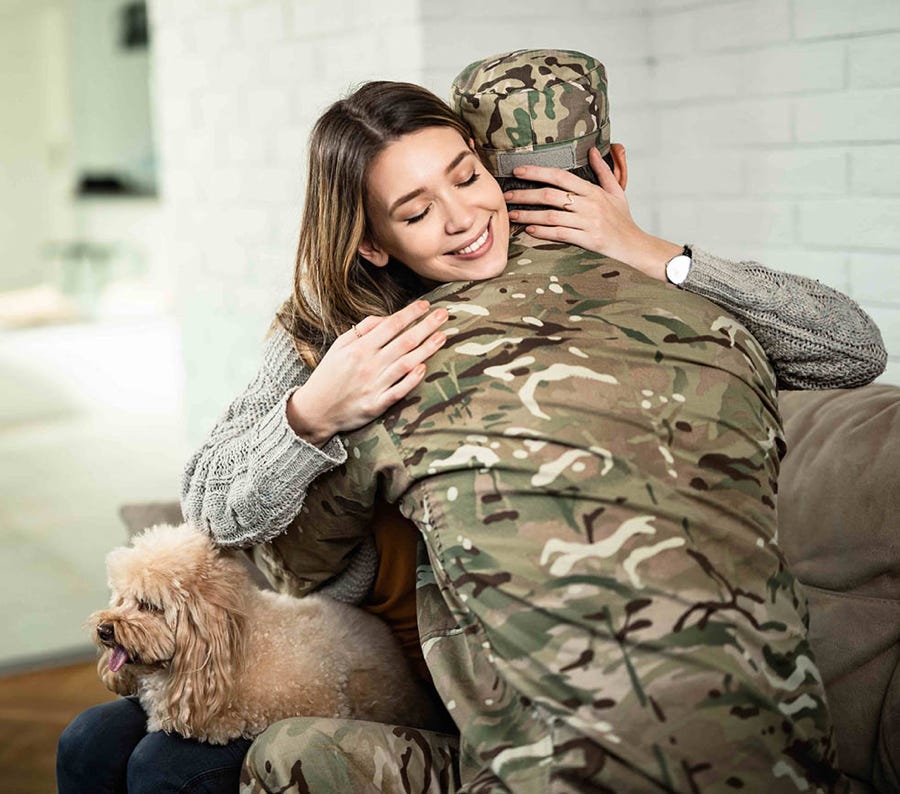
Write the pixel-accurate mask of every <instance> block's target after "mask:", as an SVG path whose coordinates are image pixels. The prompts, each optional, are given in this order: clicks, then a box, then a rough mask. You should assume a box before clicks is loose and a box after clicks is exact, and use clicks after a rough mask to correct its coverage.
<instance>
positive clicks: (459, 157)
mask: <svg viewBox="0 0 900 794" xmlns="http://www.w3.org/2000/svg"><path fill="white" fill-rule="evenodd" d="M469 154H472V151H471V149H463V151H461V152H460V153H459V154H458V155H456V157H454V158H453V160H452V161H451V162H450V165H448V166H447V168H446V170H445V171H444V173H445V174H449V173H450V172H451V171H452V170H453V169H454V168H456V166H458V165H459V164H460V163H461V162H462V161H463V159H464V158H465V157H466V155H469ZM424 192H425V188H421V187H420V188H416V189H415V190H411V191H410V192H409V193H405V194H404V195H402V196H400V198H398V199H397V200H396V201H395V202H394V203H393V204H391V207H390V209H389V210H388V214H390V215H393V213H394V210H396V209H397V207H399V206H400V205H402V204H406V202H407V201H412V200H413V199H414V198H415V197H416V196H418V195H419V194H420V193H424Z"/></svg>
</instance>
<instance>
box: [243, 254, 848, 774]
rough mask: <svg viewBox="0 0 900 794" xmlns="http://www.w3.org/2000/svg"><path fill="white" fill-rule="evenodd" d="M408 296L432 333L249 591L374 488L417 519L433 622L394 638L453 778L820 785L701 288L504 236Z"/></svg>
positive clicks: (796, 622)
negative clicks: (397, 392) (441, 708)
mask: <svg viewBox="0 0 900 794" xmlns="http://www.w3.org/2000/svg"><path fill="white" fill-rule="evenodd" d="M526 241H530V238H528V239H526ZM530 242H533V241H530ZM429 299H430V300H431V301H432V302H433V303H434V304H437V305H444V306H446V307H447V308H448V309H449V310H450V312H451V317H452V319H453V326H454V327H455V328H456V329H457V333H456V334H455V335H454V336H452V337H451V339H450V341H449V343H448V344H447V346H446V347H445V349H444V350H442V351H440V352H439V353H437V354H436V355H435V356H434V357H432V358H431V359H430V360H429V362H428V369H429V374H428V375H427V376H426V378H425V380H424V382H423V383H422V384H421V385H420V386H419V387H417V388H416V389H415V390H414V391H413V392H412V393H411V394H410V395H408V397H407V398H405V399H404V400H402V401H401V402H400V403H398V404H397V405H395V406H394V407H393V408H392V409H390V410H389V411H388V412H387V413H386V414H385V416H384V417H382V419H381V420H378V421H376V422H373V423H372V424H370V425H368V426H366V427H365V428H362V429H361V430H359V431H356V432H355V433H353V434H350V435H349V436H348V437H347V439H346V445H347V447H348V450H349V455H348V459H347V462H346V463H345V464H343V465H342V466H340V467H338V468H337V469H335V470H334V471H333V472H331V473H329V474H328V475H325V476H323V477H322V478H320V479H319V480H318V481H317V482H316V483H314V484H313V486H312V488H311V489H310V491H309V493H308V495H307V500H306V503H305V505H304V507H303V508H302V511H301V514H300V516H299V517H298V520H297V521H295V522H294V523H292V525H291V527H290V528H289V529H288V531H287V532H285V533H283V534H282V535H280V536H279V537H277V538H275V539H274V540H272V541H271V542H270V543H268V544H265V545H264V546H262V547H259V549H258V550H257V560H258V562H259V563H260V564H261V567H263V568H264V569H266V570H267V572H268V575H269V576H270V578H271V579H272V580H273V581H274V582H275V583H276V584H277V585H278V586H279V587H280V589H283V590H287V591H289V592H294V593H296V594H302V593H303V592H305V591H307V590H308V588H309V586H310V583H309V581H308V580H307V579H306V578H305V574H304V571H305V566H306V555H307V552H308V550H309V548H310V546H311V545H313V546H314V545H316V544H317V543H318V544H320V545H325V546H327V545H329V544H334V545H335V546H336V547H338V548H341V547H347V546H352V545H353V544H355V543H357V542H358V541H359V540H361V539H363V538H365V537H366V535H367V532H368V526H369V522H370V518H371V514H372V510H373V505H374V503H375V501H376V499H377V498H379V495H383V496H384V497H385V498H387V499H388V500H389V501H395V502H398V503H399V504H400V506H401V510H402V511H403V512H404V513H405V514H406V515H408V516H409V517H410V518H411V519H412V520H413V521H415V522H416V524H417V525H418V526H419V528H420V530H421V531H422V534H423V536H424V538H425V541H426V544H427V547H428V553H429V557H430V560H431V563H432V567H433V570H434V577H435V580H436V582H437V584H438V585H439V586H440V588H441V594H442V599H443V602H444V606H445V610H444V614H445V617H446V615H447V614H449V615H450V616H451V617H452V620H450V622H449V623H447V624H445V625H438V624H439V623H440V622H441V620H442V619H441V618H440V617H439V614H440V609H438V608H435V612H434V614H435V616H436V617H435V623H434V625H428V618H427V616H426V617H425V618H424V625H420V631H421V634H422V640H423V647H424V649H425V652H426V660H427V661H428V664H429V666H430V667H431V668H432V672H433V674H434V676H435V683H436V685H437V686H438V689H439V691H441V694H442V696H443V697H444V700H445V702H447V703H448V706H449V707H450V709H451V713H452V715H453V717H454V719H455V721H456V723H457V725H458V726H459V727H460V730H461V733H462V755H463V759H464V762H465V763H466V764H468V767H469V768H470V769H472V770H481V771H480V772H476V773H473V774H477V775H482V776H483V775H488V777H489V778H490V779H494V778H493V777H491V776H496V778H498V779H500V780H502V781H503V784H504V785H512V784H513V783H515V782H516V781H517V780H520V781H525V783H523V788H522V790H532V788H531V787H532V786H534V788H533V790H536V791H537V790H542V789H541V786H542V785H545V784H546V785H549V781H551V780H555V779H557V778H555V777H553V776H554V775H562V776H565V775H569V774H571V775H575V776H576V777H577V778H578V779H579V780H581V779H590V780H592V781H595V782H597V783H598V784H599V783H603V784H605V785H610V786H612V788H613V789H614V790H641V789H642V787H644V786H647V787H649V788H662V789H671V788H675V789H677V790H681V789H685V790H687V789H690V788H692V787H693V786H695V785H699V786H701V787H702V786H703V785H707V784H708V785H714V786H715V785H726V783H727V785H728V786H732V785H733V786H738V787H740V786H744V787H748V788H749V790H758V788H755V787H757V786H760V785H763V782H764V781H765V785H771V784H773V783H774V782H776V781H779V780H780V779H782V778H784V779H785V780H793V781H795V782H796V783H797V785H798V786H800V785H801V784H803V785H807V784H808V783H813V784H814V785H815V786H817V787H820V788H823V789H826V788H829V787H831V786H832V785H834V784H835V781H836V777H835V773H834V771H833V761H834V750H833V737H832V733H831V726H830V721H829V715H828V711H827V707H826V704H825V700H824V691H823V688H822V683H821V680H820V678H819V675H818V672H817V670H816V667H815V664H814V661H813V660H812V657H811V654H810V650H809V647H808V644H807V641H806V626H805V621H806V613H805V602H804V599H803V596H802V593H801V592H800V590H799V588H798V586H797V584H796V582H795V580H794V578H793V576H792V575H791V574H790V572H789V571H788V570H787V569H786V567H785V565H784V561H783V558H782V556H781V554H780V551H779V549H778V546H777V538H776V526H775V501H774V500H775V491H776V482H777V477H778V466H779V459H780V454H781V452H782V451H783V450H782V434H781V427H780V419H779V415H778V410H777V402H776V394H775V377H774V373H773V371H772V369H771V367H770V365H769V362H768V361H767V359H766V356H765V353H764V351H763V350H762V349H761V347H760V345H759V344H758V342H757V341H756V339H755V338H754V337H753V336H752V335H751V334H750V333H748V332H747V330H746V329H745V328H744V327H743V326H742V325H741V324H740V323H738V322H737V321H735V319H734V318H733V317H731V316H730V315H727V314H725V313H723V312H722V311H721V309H719V308H717V307H716V306H715V305H713V304H712V303H710V302H708V301H707V300H705V299H703V298H699V297H697V296H692V295H689V294H685V293H684V292H682V291H679V290H677V289H675V288H673V287H671V286H669V285H666V284H663V283H661V282H658V281H654V280H652V279H649V278H647V277H645V276H643V275H642V274H640V273H638V272H637V271H635V270H633V269H631V268H629V267H627V266H624V265H622V264H620V263H617V262H614V261H612V260H608V259H604V258H602V257H598V256H597V255H594V254H590V253H587V252H584V251H582V250H580V249H575V248H572V247H569V246H561V245H558V244H535V245H533V246H532V247H528V246H525V245H523V244H522V239H519V240H516V239H514V240H513V242H512V244H511V257H510V264H509V266H508V268H507V270H506V272H505V273H503V274H502V275H501V276H499V277H497V278H495V279H492V280H489V281H482V282H474V283H455V284H448V285H444V286H443V287H441V288H439V289H437V290H435V291H434V292H433V293H431V294H430V295H429ZM547 732H549V734H552V739H548V733H547ZM575 747H578V748H579V749H578V752H577V753H575V750H574V748H575ZM523 748H525V749H523ZM565 748H569V749H568V750H566V749H565ZM573 753H574V754H575V755H577V758H574V759H573V758H570V757H568V756H571V755H572V754H573ZM566 770H569V771H566ZM573 770H575V771H573ZM591 770H593V771H591ZM536 775H537V776H540V775H543V776H544V778H542V779H541V780H538V778H537V777H535V776H536ZM547 775H549V776H550V777H549V778H547V777H546V776H547ZM479 779H480V778H479ZM485 779H488V778H485ZM559 779H562V778H559ZM566 779H569V778H566ZM535 781H537V782H535ZM618 787H621V788H618ZM543 790H550V789H549V788H548V789H543Z"/></svg>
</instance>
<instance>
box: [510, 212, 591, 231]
mask: <svg viewBox="0 0 900 794" xmlns="http://www.w3.org/2000/svg"><path fill="white" fill-rule="evenodd" d="M509 219H510V220H511V221H515V222H516V223H533V224H536V225H539V226H566V227H568V228H570V229H583V228H584V223H583V221H582V218H581V216H580V215H579V214H578V213H576V212H567V211H566V210H510V212H509Z"/></svg>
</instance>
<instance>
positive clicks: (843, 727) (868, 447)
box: [778, 384, 900, 791]
mask: <svg viewBox="0 0 900 794" xmlns="http://www.w3.org/2000/svg"><path fill="white" fill-rule="evenodd" d="M780 403H781V409H782V415H783V418H784V426H785V437H786V440H787V445H788V449H787V454H786V456H785V459H784V462H783V464H782V469H781V477H780V479H779V496H778V511H779V536H780V540H781V545H782V548H783V549H784V552H785V555H786V556H787V558H788V560H789V562H790V563H791V566H792V568H793V570H794V572H795V573H796V575H797V577H798V578H799V580H800V581H801V582H802V583H803V584H804V587H805V589H806V592H807V595H808V598H809V604H810V642H811V644H812V646H813V650H814V651H815V653H816V657H817V660H818V663H819V667H820V670H821V672H822V675H823V678H824V680H825V684H826V689H827V692H828V695H829V699H830V703H831V709H832V714H833V717H834V722H835V726H836V730H837V738H838V752H839V756H840V762H841V766H842V768H843V769H844V770H845V771H846V772H848V773H850V774H852V775H854V776H855V777H857V778H860V779H862V780H866V781H870V782H872V783H873V784H874V786H875V787H876V789H877V790H879V791H898V790H900V672H898V660H900V532H898V521H897V516H898V515H900V484H898V473H900V387H897V386H889V385H877V384H876V385H871V386H866V387H864V388H861V389H855V390H833V391H823V392H788V393H784V394H782V395H781V396H780Z"/></svg>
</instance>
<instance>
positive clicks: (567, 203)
mask: <svg viewBox="0 0 900 794" xmlns="http://www.w3.org/2000/svg"><path fill="white" fill-rule="evenodd" d="M574 203H575V195H574V194H573V193H566V200H565V201H564V202H563V209H568V208H569V207H571V206H572V205H573V204H574Z"/></svg>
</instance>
